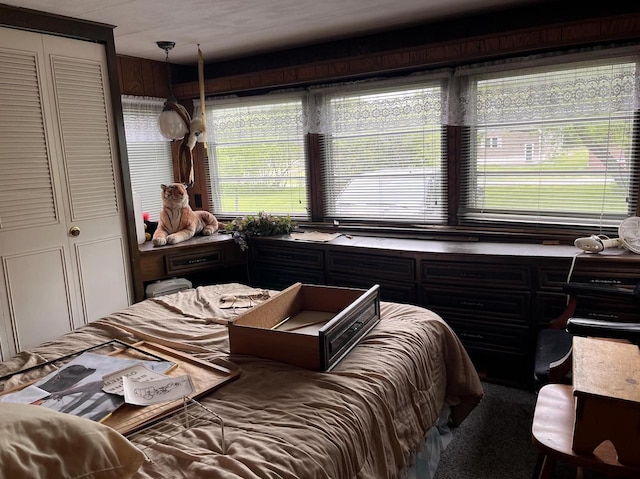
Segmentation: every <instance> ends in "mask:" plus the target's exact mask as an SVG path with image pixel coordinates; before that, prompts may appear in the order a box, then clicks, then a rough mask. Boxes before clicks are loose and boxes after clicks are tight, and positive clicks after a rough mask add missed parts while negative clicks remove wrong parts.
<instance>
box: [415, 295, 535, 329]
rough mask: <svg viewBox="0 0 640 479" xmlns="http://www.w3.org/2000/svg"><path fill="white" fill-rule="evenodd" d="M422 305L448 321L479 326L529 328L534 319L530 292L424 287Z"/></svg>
mask: <svg viewBox="0 0 640 479" xmlns="http://www.w3.org/2000/svg"><path fill="white" fill-rule="evenodd" d="M422 304H423V305H424V306H425V307H426V308H428V309H432V310H433V311H435V312H436V313H438V314H440V315H441V316H442V317H443V318H444V319H445V321H449V319H450V318H452V317H456V318H464V319H465V320H466V321H468V322H471V323H474V324H479V325H482V324H485V323H487V322H493V323H500V324H503V323H512V324H521V325H528V324H529V320H530V318H531V297H530V294H529V293H528V292H513V293H512V292H500V293H497V292H490V291H477V290H474V291H472V290H470V289H469V290H467V289H455V288H447V289H441V288H436V287H431V286H424V287H423V291H422Z"/></svg>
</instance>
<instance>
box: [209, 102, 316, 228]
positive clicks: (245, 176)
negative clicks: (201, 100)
mask: <svg viewBox="0 0 640 479" xmlns="http://www.w3.org/2000/svg"><path fill="white" fill-rule="evenodd" d="M302 108H303V102H302V97H301V96H300V95H298V96H289V95H285V96H281V95H277V96H275V95H269V96H267V97H261V98H257V99H256V98H249V99H244V100H243V99H233V100H223V101H208V102H207V103H206V115H207V143H208V146H209V147H208V154H209V172H210V179H211V181H210V186H211V197H212V198H213V212H214V213H215V214H219V215H229V216H238V215H245V214H257V213H259V212H261V211H265V212H268V213H270V214H276V215H286V214H289V215H291V216H292V217H296V218H300V219H306V218H309V213H308V193H307V175H306V172H307V164H306V157H305V134H304V132H303V109H302Z"/></svg>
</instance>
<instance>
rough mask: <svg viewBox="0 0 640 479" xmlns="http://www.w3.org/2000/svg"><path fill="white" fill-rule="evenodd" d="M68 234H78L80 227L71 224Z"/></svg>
mask: <svg viewBox="0 0 640 479" xmlns="http://www.w3.org/2000/svg"><path fill="white" fill-rule="evenodd" d="M69 234H70V235H71V236H78V235H79V234H80V228H78V227H77V226H72V227H71V229H70V230H69Z"/></svg>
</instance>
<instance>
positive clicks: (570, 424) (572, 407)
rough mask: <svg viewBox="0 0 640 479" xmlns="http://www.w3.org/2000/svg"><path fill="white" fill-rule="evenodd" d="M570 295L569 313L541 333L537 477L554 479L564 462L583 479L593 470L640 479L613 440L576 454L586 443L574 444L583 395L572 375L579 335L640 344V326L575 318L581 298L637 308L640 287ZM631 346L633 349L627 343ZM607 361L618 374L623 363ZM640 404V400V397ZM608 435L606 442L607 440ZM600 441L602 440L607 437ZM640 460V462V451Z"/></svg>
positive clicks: (577, 287)
mask: <svg viewBox="0 0 640 479" xmlns="http://www.w3.org/2000/svg"><path fill="white" fill-rule="evenodd" d="M564 291H565V292H566V293H567V294H569V302H568V305H567V308H566V310H565V311H564V313H563V314H562V315H561V316H560V317H559V318H558V319H556V320H555V321H553V322H552V323H551V324H550V328H549V329H548V330H543V331H541V332H540V335H539V337H538V348H537V352H536V366H535V380H536V389H537V390H538V398H537V403H536V408H535V412H534V418H533V424H532V440H533V444H534V445H535V446H536V447H537V448H538V449H539V451H540V456H539V460H538V464H537V466H536V471H535V473H534V477H535V478H538V479H547V478H551V477H552V474H553V470H554V466H555V464H556V462H557V461H562V462H565V463H568V464H571V465H572V466H574V467H576V470H577V477H582V471H583V469H588V470H593V471H598V472H600V473H603V474H606V475H607V476H611V477H622V478H636V479H637V478H640V465H636V464H635V463H634V464H629V463H625V464H621V463H620V462H619V461H618V452H617V451H616V449H615V447H614V445H613V444H612V442H611V441H608V440H605V441H604V442H602V443H601V444H600V445H599V446H598V447H596V448H595V449H594V450H592V451H588V452H577V451H576V450H574V445H576V447H577V444H580V441H574V428H575V424H576V404H577V403H578V402H579V401H578V399H577V398H576V394H578V392H577V391H574V389H575V388H574V385H573V384H572V380H573V379H574V378H573V376H572V373H574V374H575V371H572V365H573V363H574V362H575V360H573V361H572V355H573V343H574V341H573V338H574V336H579V337H596V338H608V339H612V340H614V341H624V342H630V343H632V344H634V345H638V344H640V323H630V322H629V323H628V322H612V321H604V320H592V319H587V318H576V317H574V316H573V315H574V314H575V312H576V307H577V303H578V300H579V298H580V297H584V296H591V297H596V298H597V297H602V298H604V297H606V298H609V299H611V298H614V299H616V300H619V301H623V302H627V303H628V302H632V303H634V302H635V303H637V302H639V301H640V283H639V284H638V285H636V287H635V288H634V289H633V290H631V289H627V288H619V287H615V286H601V285H596V286H594V285H589V284H571V283H567V284H566V285H564ZM626 347H631V346H630V345H629V344H627V345H626ZM632 350H633V351H634V357H635V355H636V354H635V353H636V350H637V346H633V347H632ZM601 358H604V359H605V362H604V363H601V364H609V365H612V366H613V369H614V370H615V369H616V366H617V365H616V364H614V363H616V361H617V359H616V358H613V357H610V355H609V354H606V353H604V354H600V361H602V359H601ZM598 367H600V366H594V365H592V366H591V367H590V370H594V369H596V368H598ZM600 368H601V367H600ZM584 369H585V368H582V373H581V376H580V377H581V378H584V377H587V376H585V373H584ZM601 382H603V383H607V382H608V378H607V376H606V374H605V376H604V377H603V378H601ZM576 387H577V385H576ZM574 392H575V393H574ZM638 400H639V401H640V398H638ZM583 407H584V402H580V408H581V409H582V408H583ZM581 412H582V411H581ZM598 420H601V421H606V420H607V418H605V417H602V418H598ZM611 420H612V421H618V424H621V429H622V428H623V426H624V425H623V424H622V422H623V421H624V420H620V418H616V419H611ZM581 424H582V423H581ZM614 424H615V422H614ZM609 426H610V427H608V428H606V429H608V431H609V432H608V433H606V434H610V436H609V437H611V438H613V436H615V434H612V433H611V431H612V430H613V429H614V428H612V427H611V425H609ZM582 432H584V429H583V430H582ZM606 434H605V435H604V437H607V435H606ZM595 437H596V438H597V437H601V435H596V436H595ZM587 439H589V438H587ZM592 442H593V441H592ZM598 442H600V440H596V441H595V442H594V444H597V443H598ZM577 448H578V447H577ZM578 449H580V448H578ZM638 455H639V457H640V451H639V452H638Z"/></svg>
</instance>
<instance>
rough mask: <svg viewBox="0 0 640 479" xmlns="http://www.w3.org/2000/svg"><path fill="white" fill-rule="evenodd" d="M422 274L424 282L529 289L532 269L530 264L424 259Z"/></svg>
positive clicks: (421, 265) (421, 266) (421, 267)
mask: <svg viewBox="0 0 640 479" xmlns="http://www.w3.org/2000/svg"><path fill="white" fill-rule="evenodd" d="M420 274H421V277H422V281H423V282H424V283H431V284H443V283H446V284H453V285H456V284H460V283H462V282H464V283H465V284H466V285H468V286H470V287H474V288H475V287H478V286H480V287H488V288H500V289H529V288H530V285H531V271H530V269H529V267H528V266H501V265H496V264H481V263H477V264H470V263H456V262H454V261H430V260H423V261H422V262H421V264H420Z"/></svg>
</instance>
